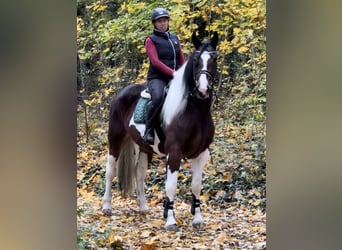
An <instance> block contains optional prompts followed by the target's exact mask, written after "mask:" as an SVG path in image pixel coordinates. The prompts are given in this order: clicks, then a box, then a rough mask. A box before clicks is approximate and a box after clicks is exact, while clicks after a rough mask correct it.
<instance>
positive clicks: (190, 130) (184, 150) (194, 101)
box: [103, 32, 218, 230]
mask: <svg viewBox="0 0 342 250" xmlns="http://www.w3.org/2000/svg"><path fill="white" fill-rule="evenodd" d="M192 41H193V44H194V46H195V50H194V52H193V53H192V54H191V55H190V57H189V59H188V60H187V61H186V63H185V64H184V65H183V66H182V67H181V68H179V69H178V70H177V71H176V72H175V74H174V77H173V79H172V80H171V81H170V83H169V90H168V93H167V96H166V99H165V102H164V104H163V107H162V111H161V130H162V132H163V133H162V136H160V133H155V134H156V136H155V141H154V145H148V144H146V143H144V141H143V140H142V136H143V135H144V131H145V125H144V124H141V123H136V122H135V121H134V119H133V116H134V111H135V107H136V105H137V102H138V100H139V99H140V98H141V92H142V91H143V90H145V89H146V85H141V84H134V85H129V86H127V87H125V88H123V89H122V90H121V91H120V92H119V93H118V95H117V96H116V98H115V99H114V100H113V102H112V103H111V108H110V117H109V131H108V141H109V153H108V157H107V166H106V190H105V194H104V196H103V212H104V214H106V215H111V214H112V212H111V198H112V197H111V196H112V195H111V186H112V180H113V177H114V176H115V175H117V176H118V185H119V189H120V190H121V191H122V193H123V194H124V195H126V194H128V193H130V192H131V191H132V189H133V187H134V180H135V181H136V189H137V199H138V203H139V207H140V211H141V212H144V211H147V210H148V206H147V202H146V198H145V191H144V180H145V176H146V171H147V167H148V165H149V163H150V162H151V160H152V155H153V153H156V154H160V155H165V156H166V174H167V176H166V177H167V178H166V183H165V189H166V197H165V202H164V218H165V219H166V224H165V228H166V229H169V230H175V229H177V222H176V219H175V216H174V212H173V209H174V208H173V205H174V199H175V195H176V189H177V177H178V172H179V169H180V165H181V160H182V159H185V158H186V159H191V168H192V184H191V185H192V206H191V213H192V214H193V215H194V218H193V221H192V224H193V225H194V226H197V225H198V224H200V223H202V222H203V220H202V217H201V213H200V193H201V185H202V173H203V168H204V166H205V164H206V163H207V161H208V158H209V150H208V147H209V145H210V144H211V142H212V141H213V136H214V124H213V120H212V116H211V103H212V97H213V84H214V78H215V74H216V70H217V53H216V46H217V42H218V34H217V32H215V33H214V35H213V37H212V39H211V41H208V42H201V41H200V40H199V39H198V38H197V36H196V34H195V33H193V35H192Z"/></svg>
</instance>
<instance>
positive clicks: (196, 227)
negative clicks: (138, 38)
mask: <svg viewBox="0 0 342 250" xmlns="http://www.w3.org/2000/svg"><path fill="white" fill-rule="evenodd" d="M200 227H201V224H199V223H196V224H192V228H193V229H194V231H195V232H198V231H199V230H200Z"/></svg>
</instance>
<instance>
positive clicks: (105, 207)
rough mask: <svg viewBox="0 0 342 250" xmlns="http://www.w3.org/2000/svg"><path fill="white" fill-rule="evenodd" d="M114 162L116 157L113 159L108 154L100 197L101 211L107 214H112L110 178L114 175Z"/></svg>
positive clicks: (115, 162)
mask: <svg viewBox="0 0 342 250" xmlns="http://www.w3.org/2000/svg"><path fill="white" fill-rule="evenodd" d="M116 164H117V159H115V158H114V156H112V155H109V154H108V156H107V164H106V189H105V193H104V195H103V198H102V202H103V203H102V211H103V213H104V214H105V215H107V216H111V215H112V209H111V201H112V180H113V178H114V176H115V175H116Z"/></svg>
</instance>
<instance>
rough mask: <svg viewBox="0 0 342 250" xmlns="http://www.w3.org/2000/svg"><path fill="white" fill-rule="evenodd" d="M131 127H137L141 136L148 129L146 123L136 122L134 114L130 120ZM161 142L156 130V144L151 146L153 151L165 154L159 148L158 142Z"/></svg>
mask: <svg viewBox="0 0 342 250" xmlns="http://www.w3.org/2000/svg"><path fill="white" fill-rule="evenodd" d="M128 126H129V127H131V126H133V127H135V128H136V130H138V132H139V133H140V136H141V137H143V136H144V134H145V129H146V125H145V124H144V123H135V122H134V116H133V115H132V117H131V119H130V120H129V125H128ZM159 142H160V139H159V137H158V135H157V133H156V132H155V131H154V144H153V145H151V147H152V148H153V151H154V152H155V153H156V154H158V155H164V154H162V153H161V152H160V151H159V149H158V144H159Z"/></svg>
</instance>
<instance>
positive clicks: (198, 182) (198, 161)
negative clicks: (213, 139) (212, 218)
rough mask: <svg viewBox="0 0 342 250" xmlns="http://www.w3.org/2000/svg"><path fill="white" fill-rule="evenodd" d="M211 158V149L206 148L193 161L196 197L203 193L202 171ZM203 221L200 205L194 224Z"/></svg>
mask: <svg viewBox="0 0 342 250" xmlns="http://www.w3.org/2000/svg"><path fill="white" fill-rule="evenodd" d="M208 159H209V150H208V149H206V150H204V151H203V152H202V153H201V154H200V155H199V156H197V157H196V158H195V159H193V160H192V162H191V168H192V183H191V187H192V193H193V194H194V195H195V197H196V199H199V198H200V194H201V186H202V173H203V168H204V166H205V164H206V163H207V162H208ZM202 222H203V219H202V216H201V209H200V208H199V207H196V208H195V215H194V219H193V221H192V224H200V223H202Z"/></svg>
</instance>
